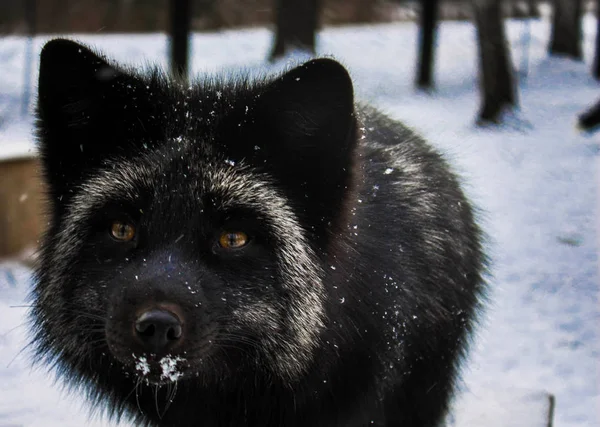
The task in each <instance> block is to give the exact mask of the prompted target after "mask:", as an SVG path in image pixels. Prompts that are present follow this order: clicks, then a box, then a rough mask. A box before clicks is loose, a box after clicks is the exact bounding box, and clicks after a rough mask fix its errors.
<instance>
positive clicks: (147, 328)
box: [135, 322, 156, 337]
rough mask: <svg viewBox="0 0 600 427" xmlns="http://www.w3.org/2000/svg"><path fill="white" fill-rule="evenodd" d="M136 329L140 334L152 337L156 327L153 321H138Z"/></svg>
mask: <svg viewBox="0 0 600 427" xmlns="http://www.w3.org/2000/svg"><path fill="white" fill-rule="evenodd" d="M135 330H136V331H138V333H139V334H140V335H144V336H146V337H151V336H152V335H154V333H155V331H156V327H155V326H154V325H153V324H152V323H148V322H146V323H142V322H137V323H136V324H135Z"/></svg>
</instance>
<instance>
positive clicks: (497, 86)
mask: <svg viewBox="0 0 600 427" xmlns="http://www.w3.org/2000/svg"><path fill="white" fill-rule="evenodd" d="M501 6H502V5H501V2H500V0H474V1H473V8H474V12H475V21H476V27H477V40H478V42H479V86H480V91H481V109H480V111H479V120H478V122H479V123H480V124H483V123H498V122H500V120H501V118H502V112H503V111H505V110H506V109H512V108H514V107H516V106H517V103H518V99H517V98H518V97H517V88H516V84H515V80H514V72H513V66H512V62H511V58H510V52H509V49H508V42H507V40H506V32H505V29H504V22H503V19H502V7H501Z"/></svg>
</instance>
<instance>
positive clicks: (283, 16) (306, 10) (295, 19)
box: [269, 0, 320, 61]
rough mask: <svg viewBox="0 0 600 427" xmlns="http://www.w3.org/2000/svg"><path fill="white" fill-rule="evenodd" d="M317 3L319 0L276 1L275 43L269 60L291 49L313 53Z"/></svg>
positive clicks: (317, 15) (317, 12) (317, 16)
mask: <svg viewBox="0 0 600 427" xmlns="http://www.w3.org/2000/svg"><path fill="white" fill-rule="evenodd" d="M319 3H320V0H277V4H276V10H275V27H276V34H275V42H274V44H273V49H272V51H271V54H270V56H269V60H271V61H273V60H275V59H277V58H280V57H281V56H283V55H285V54H286V53H287V52H288V51H290V50H293V49H299V50H304V51H308V52H309V53H311V54H314V53H315V39H316V33H317V26H318V21H319V6H320V5H319Z"/></svg>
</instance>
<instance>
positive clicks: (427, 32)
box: [417, 0, 439, 90]
mask: <svg viewBox="0 0 600 427" xmlns="http://www.w3.org/2000/svg"><path fill="white" fill-rule="evenodd" d="M438 10H439V0H421V25H420V28H419V63H418V64H417V87H418V88H419V89H425V90H430V89H433V58H434V55H435V52H434V48H435V40H436V37H435V36H436V30H437V20H438Z"/></svg>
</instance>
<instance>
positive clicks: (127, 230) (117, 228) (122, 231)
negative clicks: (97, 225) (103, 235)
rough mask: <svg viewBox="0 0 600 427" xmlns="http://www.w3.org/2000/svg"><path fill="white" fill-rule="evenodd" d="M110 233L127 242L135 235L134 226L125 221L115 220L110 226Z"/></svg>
mask: <svg viewBox="0 0 600 427" xmlns="http://www.w3.org/2000/svg"><path fill="white" fill-rule="evenodd" d="M110 235H111V236H113V237H114V238H115V239H117V240H119V241H121V242H129V241H130V240H132V239H133V237H134V236H135V227H134V226H133V225H132V224H130V223H127V222H121V221H115V222H113V223H112V225H111V226H110Z"/></svg>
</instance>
